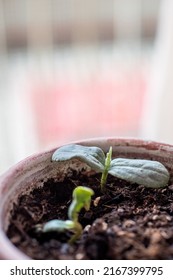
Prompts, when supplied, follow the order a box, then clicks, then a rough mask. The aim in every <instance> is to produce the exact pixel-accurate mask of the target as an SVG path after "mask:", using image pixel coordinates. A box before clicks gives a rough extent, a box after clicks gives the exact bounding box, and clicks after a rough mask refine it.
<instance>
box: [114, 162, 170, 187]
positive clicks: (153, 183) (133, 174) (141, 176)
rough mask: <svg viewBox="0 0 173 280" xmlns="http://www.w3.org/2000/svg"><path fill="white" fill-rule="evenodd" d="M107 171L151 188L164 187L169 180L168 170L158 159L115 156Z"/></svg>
mask: <svg viewBox="0 0 173 280" xmlns="http://www.w3.org/2000/svg"><path fill="white" fill-rule="evenodd" d="M108 172H109V173H110V174H111V175H113V176H116V177H118V178H120V179H124V180H126V181H128V182H131V183H137V184H139V185H140V184H141V185H144V186H146V187H151V188H160V187H164V186H166V185H167V183H168V181H169V172H168V170H167V169H166V168H165V166H164V165H163V164H161V163H160V162H158V161H151V160H140V159H125V158H116V159H113V160H112V162H111V166H110V169H109V171H108Z"/></svg>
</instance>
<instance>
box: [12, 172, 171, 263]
mask: <svg viewBox="0 0 173 280" xmlns="http://www.w3.org/2000/svg"><path fill="white" fill-rule="evenodd" d="M81 185H82V186H87V187H90V188H92V189H93V190H94V192H95V194H94V196H93V197H92V203H91V208H90V210H89V211H88V212H86V211H85V210H84V209H82V211H81V212H80V215H79V221H80V223H81V224H82V226H83V229H84V230H83V234H82V236H81V237H80V238H79V239H78V240H77V241H76V242H75V243H74V244H72V245H69V243H68V240H69V239H70V237H71V235H72V232H69V231H67V232H63V233H58V232H52V233H50V232H49V233H42V232H39V231H36V229H35V226H36V225H42V224H44V223H45V222H47V221H49V220H51V219H62V220H66V219H67V211H68V207H69V205H70V203H71V196H72V191H73V189H74V188H75V187H76V186H81ZM7 235H8V237H9V239H10V240H11V242H12V243H13V244H14V245H15V246H16V247H18V248H19V249H20V250H21V251H23V252H24V253H25V254H26V255H28V256H29V257H30V258H32V259H61V260H67V259H97V260H98V259H119V260H133V259H139V260H141V259H173V185H169V186H168V187H166V188H161V189H150V188H145V187H143V186H138V185H136V184H129V183H127V182H125V181H123V180H118V179H117V178H115V177H112V176H111V175H109V176H108V181H107V193H106V194H102V193H101V192H100V174H98V175H91V176H90V177H88V176H87V175H85V174H80V175H79V174H76V173H75V172H73V174H72V176H71V177H70V178H68V179H66V180H65V181H64V182H56V181H55V180H54V179H49V180H48V181H46V182H45V183H44V185H43V186H42V187H39V188H36V189H34V190H33V191H31V193H30V195H28V194H27V195H21V196H20V197H19V201H18V204H17V205H14V207H13V210H12V213H11V220H10V225H9V228H8V231H7Z"/></svg>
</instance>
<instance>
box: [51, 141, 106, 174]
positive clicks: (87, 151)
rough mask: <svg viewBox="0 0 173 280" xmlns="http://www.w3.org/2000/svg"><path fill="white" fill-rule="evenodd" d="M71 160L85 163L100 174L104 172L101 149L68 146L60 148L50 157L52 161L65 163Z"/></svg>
mask: <svg viewBox="0 0 173 280" xmlns="http://www.w3.org/2000/svg"><path fill="white" fill-rule="evenodd" d="M73 158H77V159H79V160H81V161H82V162H85V163H87V164H88V165H89V166H90V167H91V168H93V169H94V170H96V171H99V172H102V171H103V170H104V164H105V155H104V152H103V151H102V149H100V148H98V147H86V146H82V145H76V144H69V145H65V146H62V147H60V148H59V149H57V150H56V151H55V152H54V153H53V155H52V160H53V161H66V160H70V159H73Z"/></svg>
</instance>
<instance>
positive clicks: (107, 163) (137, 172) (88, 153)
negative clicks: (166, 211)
mask: <svg viewBox="0 0 173 280" xmlns="http://www.w3.org/2000/svg"><path fill="white" fill-rule="evenodd" d="M73 158H76V159H79V160H81V161H83V162H85V163H86V164H88V165H89V166H90V167H91V168H92V169H93V170H95V171H96V172H100V173H102V176H101V191H102V192H104V191H105V185H106V180H107V176H108V174H111V175H113V176H115V177H117V178H120V179H123V180H126V181H128V182H131V183H137V184H139V185H144V186H145V187H150V188H161V187H164V186H166V185H167V183H168V181H169V176H170V175H169V172H168V170H167V169H166V168H165V166H164V165H163V164H161V163H160V162H158V161H152V160H145V159H127V158H115V159H112V147H110V149H109V152H108V153H107V155H106V157H105V154H104V152H103V151H102V149H100V148H98V147H88V146H81V145H76V144H70V145H66V146H62V147H61V148H59V149H57V150H56V151H55V152H54V153H53V156H52V160H53V161H59V162H60V161H66V160H70V159H73Z"/></svg>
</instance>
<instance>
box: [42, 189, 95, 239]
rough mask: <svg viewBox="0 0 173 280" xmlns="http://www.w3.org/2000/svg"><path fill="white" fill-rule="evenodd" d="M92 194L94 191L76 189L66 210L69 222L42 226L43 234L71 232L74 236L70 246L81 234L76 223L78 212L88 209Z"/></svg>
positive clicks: (79, 226)
mask: <svg viewBox="0 0 173 280" xmlns="http://www.w3.org/2000/svg"><path fill="white" fill-rule="evenodd" d="M93 194H94V191H93V190H92V189H90V188H87V187H82V186H79V187H76V188H75V189H74V191H73V195H72V198H73V200H72V202H71V204H70V206H69V209H68V218H69V220H66V221H63V220H56V219H55V220H51V221H49V222H47V223H45V224H44V226H43V232H49V231H59V232H62V231H65V230H72V231H73V232H74V235H73V236H72V237H71V239H70V240H69V243H70V244H72V243H73V242H74V241H76V239H78V238H79V237H80V236H81V234H82V226H81V224H80V223H79V221H78V216H79V212H80V211H81V209H82V208H84V209H85V210H86V211H88V210H89V209H90V204H91V196H92V195H93Z"/></svg>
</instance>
